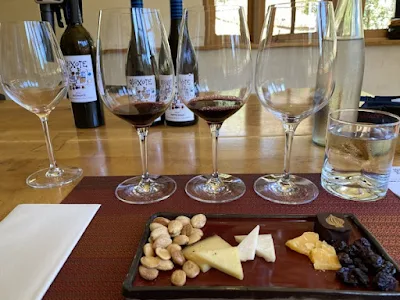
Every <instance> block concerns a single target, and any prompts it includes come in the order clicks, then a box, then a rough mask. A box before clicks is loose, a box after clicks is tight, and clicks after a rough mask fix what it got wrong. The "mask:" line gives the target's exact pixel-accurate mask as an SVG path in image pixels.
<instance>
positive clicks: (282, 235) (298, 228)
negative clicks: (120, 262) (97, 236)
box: [123, 213, 400, 299]
mask: <svg viewBox="0 0 400 300" xmlns="http://www.w3.org/2000/svg"><path fill="white" fill-rule="evenodd" d="M179 215H181V214H179V213H157V214H154V215H153V216H151V218H150V219H149V220H148V222H147V224H146V227H145V231H144V234H143V237H142V240H141V242H140V244H139V247H138V250H137V252H136V255H135V258H134V260H133V263H132V265H131V267H130V270H129V273H128V274H127V277H126V279H125V281H124V283H123V295H124V296H125V297H126V298H129V299H181V298H225V299H232V298H247V299H250V298H257V299H278V298H279V299H282V298H289V297H292V298H291V299H305V298H314V299H315V298H318V299H321V298H323V299H383V298H384V299H400V289H398V290H397V291H395V292H379V291H373V290H368V289H365V288H352V287H349V286H346V285H344V284H342V283H340V282H339V281H338V280H336V278H335V276H336V274H335V273H336V272H334V271H325V272H322V271H315V270H314V268H313V266H312V264H311V262H310V260H309V259H308V257H306V256H304V255H301V254H298V253H296V252H294V251H292V250H290V249H288V248H287V247H286V246H285V242H286V241H287V240H288V239H291V238H294V237H297V236H299V235H301V234H302V233H303V232H305V231H313V226H314V221H315V219H316V216H315V215H225V214H221V215H215V214H214V215H213V214H209V215H207V224H206V226H205V227H204V228H203V231H204V238H205V237H208V236H212V235H214V234H218V235H219V236H221V237H222V238H223V239H224V240H226V241H227V242H228V243H230V244H231V245H232V246H234V245H237V243H236V242H235V240H234V236H235V235H243V234H247V233H249V232H250V231H251V230H252V229H253V228H254V227H255V226H256V225H260V234H265V233H271V234H272V236H273V239H274V243H275V251H276V257H277V259H276V262H275V263H267V262H266V261H265V260H264V259H262V258H259V257H256V259H255V260H254V261H250V262H245V263H243V264H242V266H243V271H244V280H242V281H241V280H238V279H235V278H233V277H231V276H228V275H226V274H224V273H221V272H219V271H218V270H215V269H211V270H210V271H208V272H207V273H205V274H203V273H201V274H200V275H199V276H198V277H197V278H195V279H188V280H187V282H186V285H185V286H184V287H175V286H171V283H170V277H171V273H172V271H169V272H160V274H159V276H158V278H157V279H156V280H154V281H152V282H149V281H146V280H143V279H142V278H141V277H140V276H139V275H138V267H139V264H140V258H141V257H142V255H143V250H142V249H143V245H144V244H145V243H147V240H148V237H149V235H150V230H149V225H150V223H151V222H152V220H153V219H154V218H156V217H159V216H162V217H166V218H169V219H174V218H176V217H177V216H179ZM185 215H187V216H189V217H190V216H191V215H188V214H185ZM345 216H346V218H347V219H348V220H349V221H350V223H351V226H352V232H351V236H350V241H351V242H352V241H354V240H356V239H358V238H360V237H366V238H367V239H368V240H369V241H370V242H371V244H372V246H373V247H374V248H375V251H376V252H377V253H379V254H380V255H381V256H382V257H384V258H385V259H386V260H389V261H391V262H392V263H393V264H394V265H395V266H396V268H397V270H398V272H399V271H400V270H399V267H398V265H397V264H396V263H395V261H394V260H393V259H392V258H391V257H390V256H389V255H388V254H387V253H386V251H385V250H384V249H383V247H382V246H381V245H380V244H379V242H378V241H377V240H376V238H375V237H374V236H373V235H372V234H371V233H370V232H369V231H368V230H367V229H366V228H365V227H364V226H363V225H362V224H361V223H360V222H359V221H358V220H357V218H356V217H355V216H354V215H352V214H346V215H345ZM397 276H398V277H397V279H399V273H397Z"/></svg>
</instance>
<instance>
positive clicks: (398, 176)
mask: <svg viewBox="0 0 400 300" xmlns="http://www.w3.org/2000/svg"><path fill="white" fill-rule="evenodd" d="M389 189H390V190H391V191H392V192H393V193H395V194H396V195H397V197H400V167H392V172H391V173H390V178H389Z"/></svg>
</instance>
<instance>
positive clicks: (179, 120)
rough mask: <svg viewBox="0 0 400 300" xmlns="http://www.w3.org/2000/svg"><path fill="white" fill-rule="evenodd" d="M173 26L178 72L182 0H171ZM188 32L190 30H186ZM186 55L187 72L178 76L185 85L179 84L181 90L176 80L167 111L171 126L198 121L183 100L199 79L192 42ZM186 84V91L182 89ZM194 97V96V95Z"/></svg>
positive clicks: (172, 45) (171, 35)
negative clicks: (173, 93) (172, 96)
mask: <svg viewBox="0 0 400 300" xmlns="http://www.w3.org/2000/svg"><path fill="white" fill-rule="evenodd" d="M170 7H171V28H170V31H169V37H168V41H169V45H170V48H171V56H172V61H173V63H174V66H175V72H176V57H177V52H178V41H179V29H180V24H181V21H182V0H171V1H170ZM185 34H188V32H185ZM185 52H186V54H187V55H184V59H185V60H184V62H183V63H184V64H185V66H186V67H185V68H184V69H185V72H186V73H187V74H181V75H179V76H178V78H177V80H181V81H184V82H185V85H179V86H180V87H181V90H180V91H179V90H178V84H177V80H175V83H176V86H175V87H176V88H175V98H174V100H173V101H172V104H171V106H170V107H169V108H168V109H167V111H166V112H165V121H166V124H167V125H169V126H190V125H194V124H196V123H197V120H198V118H197V116H196V115H195V114H194V113H193V112H192V111H191V110H190V109H188V108H187V107H186V105H185V104H184V103H183V101H182V100H181V97H184V96H185V95H188V92H189V94H190V92H194V82H195V80H196V81H197V78H198V76H197V71H196V58H195V56H194V51H193V47H192V45H191V44H190V45H189V46H188V47H186V49H185ZM182 86H184V89H185V91H183V90H182ZM193 98H194V97H193Z"/></svg>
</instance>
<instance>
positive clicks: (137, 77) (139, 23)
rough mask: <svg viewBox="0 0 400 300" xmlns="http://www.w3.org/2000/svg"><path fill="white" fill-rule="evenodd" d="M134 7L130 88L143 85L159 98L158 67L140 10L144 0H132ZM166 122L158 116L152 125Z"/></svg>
mask: <svg viewBox="0 0 400 300" xmlns="http://www.w3.org/2000/svg"><path fill="white" fill-rule="evenodd" d="M131 7H132V8H133V9H132V37H131V41H130V44H129V49H128V58H127V64H126V80H127V86H128V88H132V86H134V85H141V86H142V88H144V89H145V90H146V93H148V94H150V97H152V98H154V101H156V99H157V90H159V80H158V79H159V78H158V69H157V64H156V62H155V58H154V56H152V55H150V54H149V51H146V47H149V41H148V39H147V33H146V31H145V29H144V23H143V21H144V20H143V19H142V15H141V13H140V11H139V10H135V9H134V8H143V0H131ZM153 92H154V93H153ZM162 124H164V115H162V116H161V117H158V118H157V119H156V120H155V121H154V122H153V124H152V126H156V125H162Z"/></svg>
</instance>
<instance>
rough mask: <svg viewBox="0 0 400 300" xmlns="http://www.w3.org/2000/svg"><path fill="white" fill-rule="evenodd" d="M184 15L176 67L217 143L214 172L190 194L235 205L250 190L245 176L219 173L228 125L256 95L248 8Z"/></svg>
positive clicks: (187, 97)
mask: <svg viewBox="0 0 400 300" xmlns="http://www.w3.org/2000/svg"><path fill="white" fill-rule="evenodd" d="M183 15H184V16H183V19H182V23H181V30H180V35H179V44H178V57H177V64H176V66H177V67H176V70H177V71H176V72H177V81H178V82H177V84H178V90H179V97H180V99H181V100H182V102H184V103H185V105H186V106H187V107H188V108H189V109H190V110H191V111H192V112H193V113H195V114H196V115H197V116H198V117H200V118H202V119H204V120H205V121H206V122H207V123H208V125H209V127H210V130H211V135H212V143H213V145H212V157H213V173H212V174H211V175H199V176H196V177H194V178H193V179H191V180H190V181H189V182H188V183H187V184H186V187H185V191H186V193H187V194H188V195H189V196H190V197H191V198H193V199H195V200H198V201H201V202H206V203H223V202H229V201H233V200H236V199H238V198H240V197H241V196H242V195H243V194H244V193H245V191H246V187H245V185H244V183H243V181H242V180H241V179H240V178H237V177H235V176H232V175H228V174H219V172H218V166H217V146H218V144H217V142H218V136H219V130H220V128H221V126H222V124H223V122H224V121H225V120H226V119H227V118H229V117H231V116H232V115H233V114H235V113H236V112H237V111H238V110H239V109H240V108H242V107H243V105H244V104H245V103H246V101H247V99H248V96H249V94H250V91H251V86H252V80H253V70H252V64H251V58H250V55H251V46H250V38H249V32H248V28H247V23H246V18H245V15H244V10H243V8H242V7H240V6H212V5H210V6H196V7H191V8H188V9H185V11H184V14H183ZM219 17H223V18H225V21H223V24H222V26H220V25H218V24H216V23H215V22H214V21H213V20H216V19H218V18H219ZM227 17H228V19H226V18H227ZM222 27H223V31H222V32H221V31H220V30H221V28H222Z"/></svg>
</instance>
